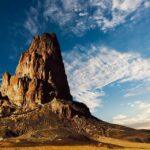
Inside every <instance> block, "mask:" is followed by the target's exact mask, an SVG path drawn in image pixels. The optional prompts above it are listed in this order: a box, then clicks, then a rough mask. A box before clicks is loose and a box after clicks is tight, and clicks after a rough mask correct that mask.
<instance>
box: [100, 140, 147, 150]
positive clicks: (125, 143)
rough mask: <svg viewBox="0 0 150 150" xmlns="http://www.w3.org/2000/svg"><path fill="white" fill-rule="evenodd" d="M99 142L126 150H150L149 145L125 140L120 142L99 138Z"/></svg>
mask: <svg viewBox="0 0 150 150" xmlns="http://www.w3.org/2000/svg"><path fill="white" fill-rule="evenodd" d="M98 141H100V142H103V143H109V144H113V145H117V146H122V147H124V148H125V149H135V150H136V149H147V150H150V144H148V143H136V142H129V141H124V140H118V139H113V138H107V137H100V138H98Z"/></svg>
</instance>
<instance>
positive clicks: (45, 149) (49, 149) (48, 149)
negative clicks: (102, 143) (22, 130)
mask: <svg viewBox="0 0 150 150" xmlns="http://www.w3.org/2000/svg"><path fill="white" fill-rule="evenodd" d="M2 150H107V148H104V147H101V148H100V147H93V146H41V147H24V148H3V149H2Z"/></svg>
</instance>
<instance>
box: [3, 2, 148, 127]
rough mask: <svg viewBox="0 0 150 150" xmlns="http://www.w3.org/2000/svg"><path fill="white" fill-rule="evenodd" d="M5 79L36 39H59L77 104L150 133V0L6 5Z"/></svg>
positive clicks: (4, 8)
mask: <svg viewBox="0 0 150 150" xmlns="http://www.w3.org/2000/svg"><path fill="white" fill-rule="evenodd" d="M0 18H1V20H0V37H1V40H0V50H1V55H0V75H1V76H2V74H3V73H4V72H5V71H9V72H11V73H14V71H15V67H16V65H17V63H18V60H19V57H20V55H21V53H22V52H23V51H25V50H26V49H27V48H28V46H29V43H30V42H31V39H32V38H33V36H34V35H35V34H41V33H43V32H55V33H56V34H57V36H58V39H59V42H60V46H61V50H62V54H63V58H64V63H65V67H66V72H67V76H68V80H69V84H70V88H71V93H72V95H73V96H74V99H75V100H77V101H81V102H84V103H86V104H87V105H88V106H89V107H90V109H91V112H92V113H93V114H94V115H96V116H97V117H99V118H100V119H103V120H106V121H109V122H112V123H119V124H123V125H127V126H131V127H135V128H150V65H149V64H150V1H149V0H132V1H131V0H55V1H54V0H22V1H20V0H13V1H10V0H5V1H1V2H0Z"/></svg>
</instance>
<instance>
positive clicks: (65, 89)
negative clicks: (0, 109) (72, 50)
mask: <svg viewBox="0 0 150 150" xmlns="http://www.w3.org/2000/svg"><path fill="white" fill-rule="evenodd" d="M1 94H2V97H6V96H7V97H8V99H9V102H10V103H11V104H12V105H14V106H15V107H17V108H19V109H21V108H22V109H25V110H28V109H34V108H35V107H36V106H37V105H40V104H44V103H47V102H50V101H51V100H53V99H54V98H60V99H64V100H65V101H72V97H71V94H70V90H69V86H68V82H67V77H66V74H65V69H64V64H63V60H62V56H61V51H60V48H59V44H58V41H57V38H56V35H55V34H47V33H45V34H43V35H42V36H41V37H40V36H35V37H34V39H33V41H32V43H31V45H30V47H29V49H28V50H27V51H26V52H24V53H23V54H22V56H21V58H20V61H19V64H18V66H17V69H16V73H15V75H13V76H11V75H10V74H9V73H5V74H4V75H3V79H2V85H1Z"/></svg>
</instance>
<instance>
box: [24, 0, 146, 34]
mask: <svg viewBox="0 0 150 150" xmlns="http://www.w3.org/2000/svg"><path fill="white" fill-rule="evenodd" d="M143 2H145V3H144V6H145V7H147V6H148V5H149V4H148V1H147V0H133V1H131V0H86V1H84V0H55V1H53V0H45V1H41V3H40V7H38V8H36V7H31V8H30V10H29V13H28V15H27V20H26V22H25V28H26V29H28V30H29V31H30V32H31V34H35V33H37V31H38V26H39V25H40V23H41V22H40V23H39V20H38V17H41V18H42V20H43V21H44V22H45V23H49V22H55V23H56V24H57V25H58V26H59V27H60V28H61V29H62V30H63V31H66V30H67V32H68V31H71V32H73V33H74V34H76V35H79V36H81V35H83V34H84V33H85V32H86V31H87V30H90V29H93V28H96V27H97V28H99V29H100V30H104V31H107V30H108V29H111V28H115V27H116V26H117V25H119V24H121V23H124V22H126V21H127V20H128V19H127V18H135V17H134V16H135V15H136V12H139V11H140V9H141V8H142V7H143ZM38 6H39V5H38ZM39 14H40V15H39ZM139 17H142V15H141V16H140V15H139ZM129 20H130V19H129Z"/></svg>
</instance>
